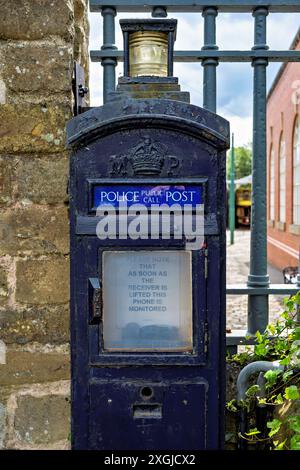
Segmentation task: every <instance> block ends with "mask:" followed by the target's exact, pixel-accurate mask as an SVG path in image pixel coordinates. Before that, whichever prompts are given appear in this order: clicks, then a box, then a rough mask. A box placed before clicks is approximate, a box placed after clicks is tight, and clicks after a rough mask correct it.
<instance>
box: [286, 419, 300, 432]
mask: <svg viewBox="0 0 300 470" xmlns="http://www.w3.org/2000/svg"><path fill="white" fill-rule="evenodd" d="M289 427H290V429H291V430H292V431H295V432H297V433H299V434H300V416H293V417H292V418H291V419H290V420H289Z"/></svg>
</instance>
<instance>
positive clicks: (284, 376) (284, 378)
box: [282, 370, 294, 382]
mask: <svg viewBox="0 0 300 470" xmlns="http://www.w3.org/2000/svg"><path fill="white" fill-rule="evenodd" d="M293 373H294V371H293V370H288V371H287V372H284V374H283V376H282V379H283V381H284V382H286V381H287V380H288V378H289V377H290V376H291V375H293Z"/></svg>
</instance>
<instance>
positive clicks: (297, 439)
mask: <svg viewBox="0 0 300 470" xmlns="http://www.w3.org/2000/svg"><path fill="white" fill-rule="evenodd" d="M291 450H300V434H295V435H294V436H293V437H292V438H291Z"/></svg>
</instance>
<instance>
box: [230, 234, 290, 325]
mask: <svg viewBox="0 0 300 470" xmlns="http://www.w3.org/2000/svg"><path fill="white" fill-rule="evenodd" d="M249 260H250V231H249V230H236V231H235V239H234V244H233V245H230V234H229V232H227V284H244V283H246V282H247V276H248V272H249ZM270 272H271V275H270V276H271V282H274V283H279V282H283V278H282V275H281V273H280V271H278V270H276V269H274V268H273V267H272V269H271V270H270ZM272 277H273V279H272ZM280 279H281V280H280ZM282 299H283V297H282V296H273V295H272V296H270V297H269V318H270V322H272V321H274V319H276V318H277V317H278V315H279V314H280V313H281V311H282ZM246 328H247V296H246V295H228V296H227V329H228V330H241V329H242V330H245V329H246Z"/></svg>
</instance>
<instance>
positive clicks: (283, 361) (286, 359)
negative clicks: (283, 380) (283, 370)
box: [280, 356, 291, 366]
mask: <svg viewBox="0 0 300 470" xmlns="http://www.w3.org/2000/svg"><path fill="white" fill-rule="evenodd" d="M290 362H291V358H290V357H289V356H287V357H284V358H283V359H281V361H280V365H281V366H288V365H289V364H290Z"/></svg>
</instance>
